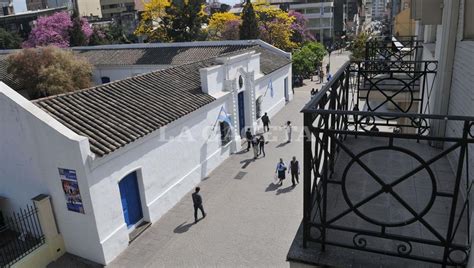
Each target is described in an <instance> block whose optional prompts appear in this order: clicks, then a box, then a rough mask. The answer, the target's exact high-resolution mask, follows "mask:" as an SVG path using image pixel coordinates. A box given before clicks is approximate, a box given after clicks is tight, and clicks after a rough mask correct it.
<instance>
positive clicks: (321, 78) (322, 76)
mask: <svg viewBox="0 0 474 268" xmlns="http://www.w3.org/2000/svg"><path fill="white" fill-rule="evenodd" d="M323 81H324V71H323V70H321V71H319V83H320V84H321V83H322V82H323Z"/></svg>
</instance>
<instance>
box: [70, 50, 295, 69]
mask: <svg viewBox="0 0 474 268" xmlns="http://www.w3.org/2000/svg"><path fill="white" fill-rule="evenodd" d="M250 50H255V51H256V52H259V53H262V55H261V57H260V68H261V71H262V72H263V73H264V74H269V73H271V72H273V71H275V70H277V69H279V68H281V67H283V66H285V65H287V64H290V63H291V60H290V59H288V58H286V57H285V56H283V55H279V54H277V53H275V52H272V51H270V50H268V49H265V48H263V47H261V46H259V45H222V46H195V47H192V46H190V47H179V46H177V47H147V48H104V49H91V50H88V49H87V48H82V49H80V50H76V53H77V54H78V55H80V56H82V57H85V58H86V59H87V60H88V61H89V62H90V63H91V64H93V65H96V66H100V65H102V66H104V65H172V66H177V65H182V64H188V63H193V62H196V61H202V60H206V59H211V58H215V57H219V56H224V55H229V54H238V53H240V52H244V51H250Z"/></svg>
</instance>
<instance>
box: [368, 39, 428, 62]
mask: <svg viewBox="0 0 474 268" xmlns="http://www.w3.org/2000/svg"><path fill="white" fill-rule="evenodd" d="M365 48H366V50H365V60H366V61H419V60H421V56H422V50H423V42H422V41H420V40H417V39H416V37H415V36H398V37H394V36H392V37H389V36H384V37H372V38H370V39H369V40H368V41H367V43H366V46H365Z"/></svg>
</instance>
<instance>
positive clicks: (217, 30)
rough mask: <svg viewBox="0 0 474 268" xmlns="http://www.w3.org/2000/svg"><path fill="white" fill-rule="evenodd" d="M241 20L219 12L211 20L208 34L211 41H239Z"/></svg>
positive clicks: (232, 15) (230, 14) (227, 13)
mask: <svg viewBox="0 0 474 268" xmlns="http://www.w3.org/2000/svg"><path fill="white" fill-rule="evenodd" d="M241 23H242V22H241V19H240V18H239V17H238V16H236V15H235V14H232V13H229V12H217V13H214V14H212V16H211V18H210V19H209V25H208V27H207V33H208V38H209V40H236V39H239V26H240V24H241Z"/></svg>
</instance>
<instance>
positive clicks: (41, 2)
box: [26, 0, 48, 10]
mask: <svg viewBox="0 0 474 268" xmlns="http://www.w3.org/2000/svg"><path fill="white" fill-rule="evenodd" d="M45 8H48V0H26V9H28V10H40V9H45Z"/></svg>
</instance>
